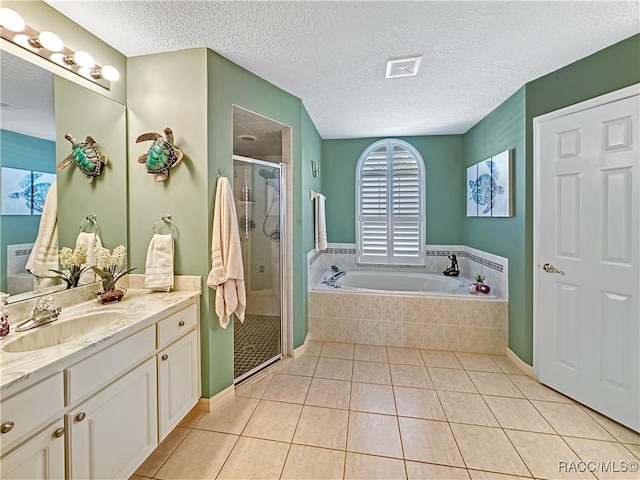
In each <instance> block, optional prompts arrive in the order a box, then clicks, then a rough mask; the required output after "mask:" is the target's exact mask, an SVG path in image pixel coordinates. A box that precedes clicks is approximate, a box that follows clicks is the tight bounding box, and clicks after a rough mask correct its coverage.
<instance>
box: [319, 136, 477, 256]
mask: <svg viewBox="0 0 640 480" xmlns="http://www.w3.org/2000/svg"><path fill="white" fill-rule="evenodd" d="M381 138H382V137H381ZM381 138H353V139H346V140H325V141H323V142H322V167H323V168H322V174H321V179H322V193H324V194H325V195H326V197H327V202H326V215H327V239H328V241H329V242H332V243H354V242H355V235H356V229H355V201H356V200H355V184H356V183H355V182H356V164H357V163H358V159H359V158H360V155H362V152H364V150H365V149H366V148H367V147H368V146H369V145H371V144H372V143H374V142H376V141H378V140H380V139H381ZM397 138H400V139H401V140H404V141H406V142H408V143H410V144H411V145H413V146H414V147H415V148H416V150H418V152H419V153H420V155H422V159H423V160H424V162H425V175H426V190H427V191H426V202H427V206H426V212H427V222H426V241H427V244H432V245H452V244H455V245H457V244H460V243H461V241H462V225H463V222H462V215H463V214H464V208H465V205H466V202H465V187H464V184H463V183H462V182H460V178H462V177H463V176H464V175H465V174H464V171H463V170H464V169H463V167H462V135H437V136H416V137H397Z"/></svg>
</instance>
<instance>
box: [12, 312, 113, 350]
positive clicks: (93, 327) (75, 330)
mask: <svg viewBox="0 0 640 480" xmlns="http://www.w3.org/2000/svg"><path fill="white" fill-rule="evenodd" d="M123 316H124V315H123V313H122V312H120V311H117V310H101V311H98V312H91V313H87V314H83V315H80V314H76V315H74V316H68V317H67V316H65V315H64V313H62V314H61V315H60V318H58V320H56V321H55V322H52V323H49V324H47V325H43V326H42V327H36V328H34V329H33V330H29V332H28V333H27V334H25V335H24V336H22V337H20V338H18V339H17V340H14V341H12V342H10V343H8V344H6V345H5V346H4V347H2V350H4V351H5V352H8V353H20V352H30V351H32V350H40V349H42V348H49V347H54V346H56V345H61V344H63V343H66V342H68V341H70V340H75V339H77V338H81V337H84V336H87V335H90V334H92V333H94V332H95V331H97V330H101V329H103V328H104V327H106V326H108V325H111V324H112V323H115V322H117V321H119V320H121V319H122V317H123Z"/></svg>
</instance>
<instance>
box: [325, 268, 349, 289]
mask: <svg viewBox="0 0 640 480" xmlns="http://www.w3.org/2000/svg"><path fill="white" fill-rule="evenodd" d="M334 271H335V270H334ZM346 274H347V272H345V271H342V270H338V272H336V273H334V274H333V275H331V276H330V277H329V278H328V279H325V280H324V281H323V282H322V283H325V284H327V285H329V286H330V287H333V288H340V282H339V280H340V279H341V278H342V277H344V276H345V275H346Z"/></svg>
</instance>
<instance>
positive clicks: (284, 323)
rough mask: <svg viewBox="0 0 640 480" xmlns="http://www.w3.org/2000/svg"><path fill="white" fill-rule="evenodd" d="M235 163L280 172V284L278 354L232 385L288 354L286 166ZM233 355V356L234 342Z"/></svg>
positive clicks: (252, 161)
mask: <svg viewBox="0 0 640 480" xmlns="http://www.w3.org/2000/svg"><path fill="white" fill-rule="evenodd" d="M235 161H239V162H244V163H248V164H252V165H261V166H263V167H268V168H277V169H278V170H279V171H280V175H279V177H278V179H279V181H280V192H279V193H280V202H279V203H280V205H279V212H278V213H279V216H280V217H279V222H278V227H279V229H280V241H279V242H278V244H279V247H278V250H279V254H280V258H279V262H278V269H279V272H278V280H279V282H280V353H279V354H278V355H276V356H274V357H272V358H270V359H269V360H267V361H265V362H263V363H261V364H260V365H256V366H255V367H253V368H252V369H251V370H249V371H247V372H245V373H243V374H242V375H240V376H239V377H237V378H234V379H233V383H234V385H236V384H238V383H240V382H241V381H242V380H245V379H246V378H248V377H250V376H251V375H253V374H255V373H257V372H259V371H260V370H262V369H263V368H266V367H268V366H269V365H271V364H272V363H274V362H277V361H278V360H281V359H282V358H283V357H285V356H286V354H287V353H288V350H289V347H288V338H289V332H288V325H289V322H288V320H289V319H288V318H286V317H287V310H288V309H287V308H286V305H285V302H286V300H287V299H288V296H289V295H288V292H286V291H285V288H284V287H285V282H284V268H283V267H284V259H285V254H286V252H285V239H286V238H287V237H286V235H287V222H286V218H285V214H286V211H287V193H286V192H287V188H286V187H287V183H286V175H287V164H286V163H283V162H279V163H276V162H268V161H266V160H258V159H257V158H251V157H244V156H242V155H233V156H232V162H235ZM232 168H233V163H232ZM234 355H235V341H234Z"/></svg>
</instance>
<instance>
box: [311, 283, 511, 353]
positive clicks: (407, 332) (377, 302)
mask: <svg viewBox="0 0 640 480" xmlns="http://www.w3.org/2000/svg"><path fill="white" fill-rule="evenodd" d="M469 297H470V298H465V297H462V298H460V297H458V298H452V297H434V296H417V295H393V294H379V293H377V294H364V293H361V294H351V293H345V292H341V291H340V290H339V289H336V290H335V291H333V292H316V291H312V292H309V294H308V302H309V303H308V309H309V336H310V338H311V339H312V340H319V341H341V342H353V343H362V344H371V345H388V346H396V347H412V348H425V349H430V350H455V351H458V352H473V353H490V354H504V353H505V351H506V348H507V340H508V336H507V323H508V313H507V312H508V309H507V302H505V301H502V300H496V299H494V300H492V299H488V298H481V297H476V296H471V295H470V296H469Z"/></svg>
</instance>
